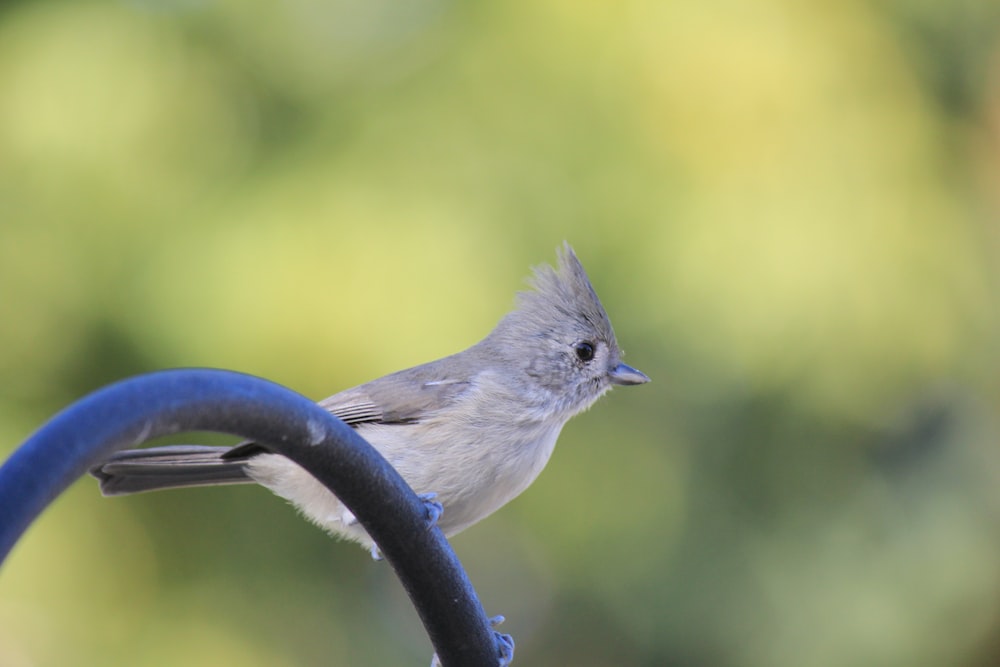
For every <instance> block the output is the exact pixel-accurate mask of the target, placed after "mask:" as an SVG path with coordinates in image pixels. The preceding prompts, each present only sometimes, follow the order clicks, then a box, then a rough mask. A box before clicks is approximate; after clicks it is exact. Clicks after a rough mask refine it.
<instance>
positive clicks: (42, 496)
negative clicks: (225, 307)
mask: <svg viewBox="0 0 1000 667" xmlns="http://www.w3.org/2000/svg"><path fill="white" fill-rule="evenodd" d="M184 431H216V432H220V433H229V434H232V435H238V436H241V437H244V438H248V439H251V440H254V441H256V442H259V443H261V444H262V445H265V446H267V447H268V448H269V449H271V450H272V451H275V452H278V453H280V454H283V455H285V456H287V457H288V458H290V459H292V460H293V461H295V462H296V463H298V464H299V465H301V466H302V467H304V468H305V469H306V470H308V471H309V472H310V473H311V474H312V475H313V476H314V477H316V479H318V480H319V481H321V482H322V483H323V484H325V485H326V486H327V487H328V488H329V489H330V490H331V491H333V492H334V493H335V494H336V495H337V497H338V498H340V500H341V501H343V503H344V504H345V505H346V506H347V507H348V508H349V509H350V510H351V512H352V513H354V515H355V516H356V517H357V519H358V520H359V521H360V522H361V524H362V525H363V526H364V527H365V530H367V531H368V534H369V535H371V536H372V538H373V539H374V540H375V541H376V543H378V546H379V549H380V550H381V552H382V554H383V555H384V557H385V558H386V560H388V561H389V563H390V564H391V565H392V567H393V569H394V570H395V571H396V575H397V576H398V577H399V579H400V581H401V582H402V584H403V587H404V588H405V589H406V591H407V593H408V594H409V596H410V599H411V600H412V602H413V604H414V606H415V607H416V609H417V612H418V614H419V615H420V619H421V621H423V624H424V628H425V629H426V630H427V634H428V635H429V636H430V639H431V643H432V644H433V645H434V648H435V650H436V651H437V655H438V656H439V658H440V659H441V662H442V663H443V664H444V665H448V666H449V667H452V666H461V665H476V666H479V665H491V666H493V665H506V664H508V663H509V662H510V659H511V657H512V653H513V643H512V641H511V639H510V637H509V636H508V635H501V634H499V633H495V632H494V631H493V630H492V629H491V627H490V620H489V618H488V617H487V616H486V614H485V612H484V611H483V607H482V605H481V604H480V602H479V599H478V597H477V596H476V592H475V590H474V589H473V588H472V584H471V583H470V582H469V579H468V577H467V576H466V574H465V571H464V570H463V569H462V566H461V563H459V561H458V558H457V557H456V556H455V553H454V552H453V551H452V550H451V547H450V545H449V544H448V541H447V540H446V539H445V537H444V535H443V534H442V533H441V531H440V530H439V529H438V528H436V527H433V528H428V525H427V521H426V509H425V505H424V503H423V502H422V501H421V500H420V499H419V498H418V497H417V496H416V494H415V493H414V492H413V490H412V489H410V487H409V486H408V485H407V484H406V482H405V481H403V478H402V477H400V476H399V473H397V472H396V470H395V469H394V468H392V466H390V465H389V464H388V463H387V462H386V460H385V459H384V458H382V456H381V455H380V454H379V453H378V452H377V451H375V449H374V448H372V446H371V445H369V444H368V442H366V441H365V440H364V438H362V437H361V436H359V435H358V434H357V433H356V432H355V431H354V430H353V429H351V428H350V427H349V426H347V425H346V424H344V423H343V422H342V421H340V420H339V419H337V418H336V417H334V416H333V415H331V414H330V413H328V412H327V411H326V410H323V409H322V408H320V407H319V406H318V405H316V403H314V402H313V401H311V400H309V399H308V398H306V397H304V396H302V395H300V394H297V393H295V392H293V391H291V390H290V389H286V388H285V387H282V386H280V385H277V384H275V383H273V382H270V381H268V380H263V379H261V378H256V377H253V376H249V375H245V374H242V373H235V372H231V371H223V370H211V369H182V370H170V371H160V372H157V373H150V374H147V375H140V376H138V377H134V378H131V379H128V380H123V381H121V382H118V383H115V384H112V385H109V386H107V387H104V388H103V389H100V390H98V391H96V392H94V393H92V394H90V395H89V396H86V397H84V398H82V399H80V400H79V401H77V402H76V403H74V404H72V405H70V406H69V407H68V408H66V409H64V410H63V411H62V412H60V413H58V414H57V415H56V416H55V417H53V418H52V419H51V420H50V421H49V422H48V423H47V424H45V425H44V426H42V428H40V429H39V430H38V431H37V432H36V433H35V434H34V435H32V436H31V437H30V438H29V439H28V440H27V441H26V442H25V443H24V444H23V445H22V446H21V447H20V448H18V449H17V450H16V451H15V452H14V453H13V454H12V455H11V456H10V458H9V459H8V460H7V461H6V462H5V463H4V464H3V466H2V467H0V562H2V561H3V559H4V558H5V557H6V555H7V553H9V551H10V549H11V548H12V547H13V546H14V543H15V542H17V540H18V538H19V537H20V536H21V534H22V533H23V532H24V531H25V530H26V529H27V527H28V525H29V524H30V523H31V522H32V521H33V520H34V519H35V518H36V517H37V516H38V515H39V514H41V512H42V511H43V510H44V509H45V507H46V506H47V505H48V504H49V503H50V502H52V501H53V500H54V499H55V498H56V496H58V495H59V494H60V493H62V492H63V491H64V490H65V489H66V488H67V487H69V485H70V484H72V483H73V482H74V481H75V480H76V479H77V478H78V477H80V476H81V475H83V474H84V473H85V472H86V471H87V470H88V468H90V467H91V466H92V465H94V464H96V463H99V462H100V461H102V460H104V459H106V458H107V457H108V456H110V455H111V454H112V453H113V452H115V451H116V450H118V449H122V448H124V447H134V446H136V445H139V444H141V443H143V442H146V441H148V440H151V439H153V438H156V437H160V436H164V435H168V434H172V433H180V432H184Z"/></svg>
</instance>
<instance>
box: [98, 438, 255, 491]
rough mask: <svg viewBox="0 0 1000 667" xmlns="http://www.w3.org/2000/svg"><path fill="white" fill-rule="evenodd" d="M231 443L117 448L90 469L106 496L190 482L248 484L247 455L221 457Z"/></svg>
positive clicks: (200, 484)
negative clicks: (226, 445) (221, 444)
mask: <svg viewBox="0 0 1000 667" xmlns="http://www.w3.org/2000/svg"><path fill="white" fill-rule="evenodd" d="M231 449H232V448H230V447H207V446H203V445H170V446H166V447H150V448H148V449H127V450H124V451H120V452H116V453H115V454H114V455H113V456H112V457H111V458H109V459H108V460H107V461H105V462H104V463H101V464H100V465H97V466H94V467H93V468H91V469H90V474H91V475H93V476H94V477H96V478H97V479H98V480H99V481H100V485H101V493H103V494H104V495H105V496H122V495H127V494H130V493H143V492H145V491H159V490H160V489H180V488H184V487H190V486H216V485H219V484H247V483H250V482H253V479H251V478H250V477H249V476H248V475H247V472H246V461H247V459H246V458H224V455H225V454H226V453H227V452H230V451H231Z"/></svg>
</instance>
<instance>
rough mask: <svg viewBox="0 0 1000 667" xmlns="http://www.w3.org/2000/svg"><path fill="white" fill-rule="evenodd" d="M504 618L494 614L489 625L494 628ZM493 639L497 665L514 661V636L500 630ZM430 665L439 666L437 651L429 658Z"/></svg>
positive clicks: (505, 665)
mask: <svg viewBox="0 0 1000 667" xmlns="http://www.w3.org/2000/svg"><path fill="white" fill-rule="evenodd" d="M504 620H505V619H504V617H503V616H494V617H493V618H491V619H490V627H491V628H495V627H497V626H498V625H500V624H501V623H503V622H504ZM493 639H494V640H495V641H496V643H497V667H508V666H509V665H510V663H511V662H513V661H514V638H513V637H511V636H510V635H505V634H503V633H501V632H494V633H493ZM431 667H441V660H440V658H438V656H437V653H435V654H434V657H433V658H431Z"/></svg>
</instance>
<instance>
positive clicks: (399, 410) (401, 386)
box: [319, 362, 471, 426]
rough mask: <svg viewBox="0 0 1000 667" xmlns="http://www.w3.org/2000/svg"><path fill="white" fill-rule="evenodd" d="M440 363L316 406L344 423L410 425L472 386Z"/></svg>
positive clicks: (418, 367)
mask: <svg viewBox="0 0 1000 667" xmlns="http://www.w3.org/2000/svg"><path fill="white" fill-rule="evenodd" d="M438 363H439V362H432V363H430V364H424V365H423V366H417V367H416V368H410V369H407V370H404V371H399V372H398V373H393V374H391V375H386V376H385V377H381V378H379V379H377V380H372V381H371V382H368V383H367V384H363V385H361V386H358V387H354V388H352V389H346V390H344V391H342V392H340V393H339V394H334V395H333V396H330V397H329V398H326V399H323V400H322V401H320V402H319V405H320V406H321V407H323V408H326V409H327V410H329V411H330V412H331V413H332V414H333V415H334V416H335V417H338V418H340V419H342V420H343V421H344V422H345V423H346V424H349V425H351V426H356V425H358V424H365V423H377V424H410V423H413V422H419V421H421V420H422V419H424V418H425V417H427V416H428V415H429V414H431V413H434V412H437V411H438V410H440V409H442V408H444V407H447V406H448V405H450V404H451V403H453V402H454V401H455V399H457V398H458V397H459V396H461V395H462V394H463V393H465V392H466V391H467V390H468V389H469V387H470V386H471V382H470V381H469V378H468V377H463V378H456V377H449V375H448V374H447V373H446V372H445V370H444V369H443V368H441V366H439V365H438Z"/></svg>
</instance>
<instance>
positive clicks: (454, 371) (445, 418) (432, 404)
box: [91, 243, 649, 548]
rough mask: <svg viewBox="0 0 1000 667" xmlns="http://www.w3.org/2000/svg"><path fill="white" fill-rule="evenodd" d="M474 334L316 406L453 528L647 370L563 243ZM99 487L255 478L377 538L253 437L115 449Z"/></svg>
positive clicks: (315, 512) (351, 533)
mask: <svg viewBox="0 0 1000 667" xmlns="http://www.w3.org/2000/svg"><path fill="white" fill-rule="evenodd" d="M531 283H532V287H533V288H534V289H533V290H532V291H526V292H522V293H520V294H518V300H517V308H516V309H515V310H514V311H513V312H511V313H509V314H508V315H506V316H505V317H504V318H503V319H502V320H500V323H499V324H497V326H496V328H495V329H493V331H491V332H490V334H489V335H488V336H487V337H486V338H484V339H483V340H482V341H480V342H479V343H477V344H475V345H473V346H472V347H470V348H469V349H467V350H464V351H462V352H459V353H458V354H453V355H451V356H450V357H445V358H444V359H439V360H437V361H432V362H430V363H427V364H423V365H421V366H416V367H414V368H409V369H406V370H403V371H399V372H397V373H392V374H391V375H386V376H385V377H381V378H379V379H377V380H372V381H371V382H368V383H366V384H363V385H360V386H358V387H354V388H353V389H347V390H344V391H342V392H340V393H339V394H334V395H333V396H331V397H329V398H327V399H325V400H323V401H321V402H320V403H319V404H320V405H321V406H322V407H324V408H326V409H327V410H329V411H330V412H331V413H333V414H334V415H336V416H337V417H339V418H340V419H341V420H343V421H344V422H346V423H347V424H348V425H350V426H352V427H354V428H356V429H357V431H358V433H359V434H360V435H361V436H363V437H364V438H365V439H366V440H367V441H368V442H369V443H371V444H372V446H374V447H375V449H377V450H378V451H379V452H380V453H381V454H382V456H384V457H385V458H386V459H387V460H388V461H389V463H391V464H392V465H393V466H394V467H395V468H396V469H397V470H398V471H399V473H400V474H401V475H402V476H403V479H405V480H406V481H407V483H409V485H410V486H411V487H412V488H413V489H414V491H416V492H417V493H420V494H428V495H430V494H433V495H434V496H435V500H436V501H438V502H439V503H440V504H441V506H442V507H443V510H444V513H443V515H442V516H441V517H440V520H439V522H438V525H439V526H440V527H441V529H442V530H443V531H444V533H445V535H448V536H451V535H454V534H455V533H458V532H459V531H461V530H463V529H465V528H467V527H468V526H471V525H472V524H474V523H476V522H477V521H479V520H480V519H483V518H485V517H487V516H489V515H490V514H492V513H493V512H495V511H496V510H498V509H499V508H500V507H502V506H503V505H504V504H506V503H507V502H509V501H510V500H512V499H513V498H514V497H516V496H517V495H518V494H520V493H521V492H522V491H524V490H525V489H526V488H528V486H529V485H530V484H531V483H532V482H533V481H534V480H535V478H536V477H537V476H538V474H539V473H540V472H541V471H542V468H543V467H545V464H546V462H547V461H548V460H549V456H550V455H551V454H552V449H553V447H554V446H555V443H556V438H557V437H558V436H559V431H560V430H561V429H562V427H563V425H564V424H565V423H566V422H567V421H568V420H569V418H570V417H572V416H573V415H575V414H577V413H579V412H581V411H583V410H585V409H587V408H588V407H590V405H591V404H592V403H593V402H594V401H596V400H597V399H598V398H600V397H601V395H602V394H604V393H605V392H606V391H608V390H609V389H610V388H611V386H612V385H616V384H617V385H634V384H642V383H644V382H648V381H649V378H648V377H646V375H645V374H643V373H641V372H639V371H637V370H636V369H634V368H632V367H630V366H626V365H625V364H624V363H622V361H621V350H619V349H618V343H617V342H616V341H615V334H614V331H613V330H612V328H611V322H610V321H609V320H608V316H607V314H606V313H605V312H604V308H603V307H602V306H601V302H600V301H599V300H598V298H597V294H596V293H595V292H594V289H593V287H591V285H590V280H589V279H588V278H587V274H586V272H584V270H583V266H582V265H581V264H580V261H579V260H578V259H577V258H576V255H575V254H574V252H573V249H572V248H571V247H570V246H569V244H568V243H567V244H563V247H562V249H561V251H560V252H559V253H558V268H557V269H552V268H551V267H548V266H543V267H539V268H537V269H536V270H535V274H534V277H533V280H532V281H531ZM91 474H93V475H94V476H95V477H97V478H98V479H99V480H100V484H101V491H102V492H103V493H104V495H108V496H114V495H124V494H130V493H139V492H143V491H155V490H158V489H169V488H179V487H188V486H208V485H216V484H243V483H252V482H256V483H258V484H261V485H262V486H265V487H267V488H268V489H270V490H271V491H273V492H274V493H276V494H277V495H279V496H281V497H282V498H285V499H287V500H289V501H291V502H292V503H293V504H294V505H295V506H296V507H297V508H298V509H299V510H300V511H301V512H302V514H304V515H305V516H306V517H307V518H308V519H309V520H310V521H313V522H314V523H316V524H317V525H319V526H320V527H322V528H324V529H326V530H327V531H329V532H330V533H331V534H333V535H336V536H340V537H344V538H347V539H350V540H354V541H356V542H359V543H361V544H362V545H364V546H366V547H368V548H372V547H373V546H374V545H373V544H372V540H371V538H370V537H369V536H368V534H367V533H366V532H365V531H364V529H363V528H362V527H361V525H360V524H359V523H358V522H357V520H356V519H355V518H354V515H353V514H351V512H350V511H349V510H348V509H347V508H346V507H344V505H342V504H341V502H340V501H339V500H338V499H337V497H336V496H334V495H333V494H332V493H330V491H329V490H327V488H326V487H325V486H323V485H322V484H321V483H320V482H318V481H317V480H316V479H315V478H314V477H312V475H310V474H309V473H307V472H306V471H305V470H304V469H303V468H301V467H299V466H298V465H297V464H295V463H293V462H292V461H290V460H289V459H287V458H285V457H284V456H281V455H280V454H272V453H269V452H268V451H267V450H266V449H264V448H263V447H261V446H260V445H256V444H254V443H244V444H241V445H237V446H235V447H232V448H228V447H205V446H192V445H179V446H167V447H152V448H148V449H135V450H128V451H122V452H118V453H116V454H115V455H114V456H112V457H111V458H110V459H109V460H108V461H106V462H105V463H103V464H101V465H99V466H97V467H95V468H94V469H92V470H91Z"/></svg>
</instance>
